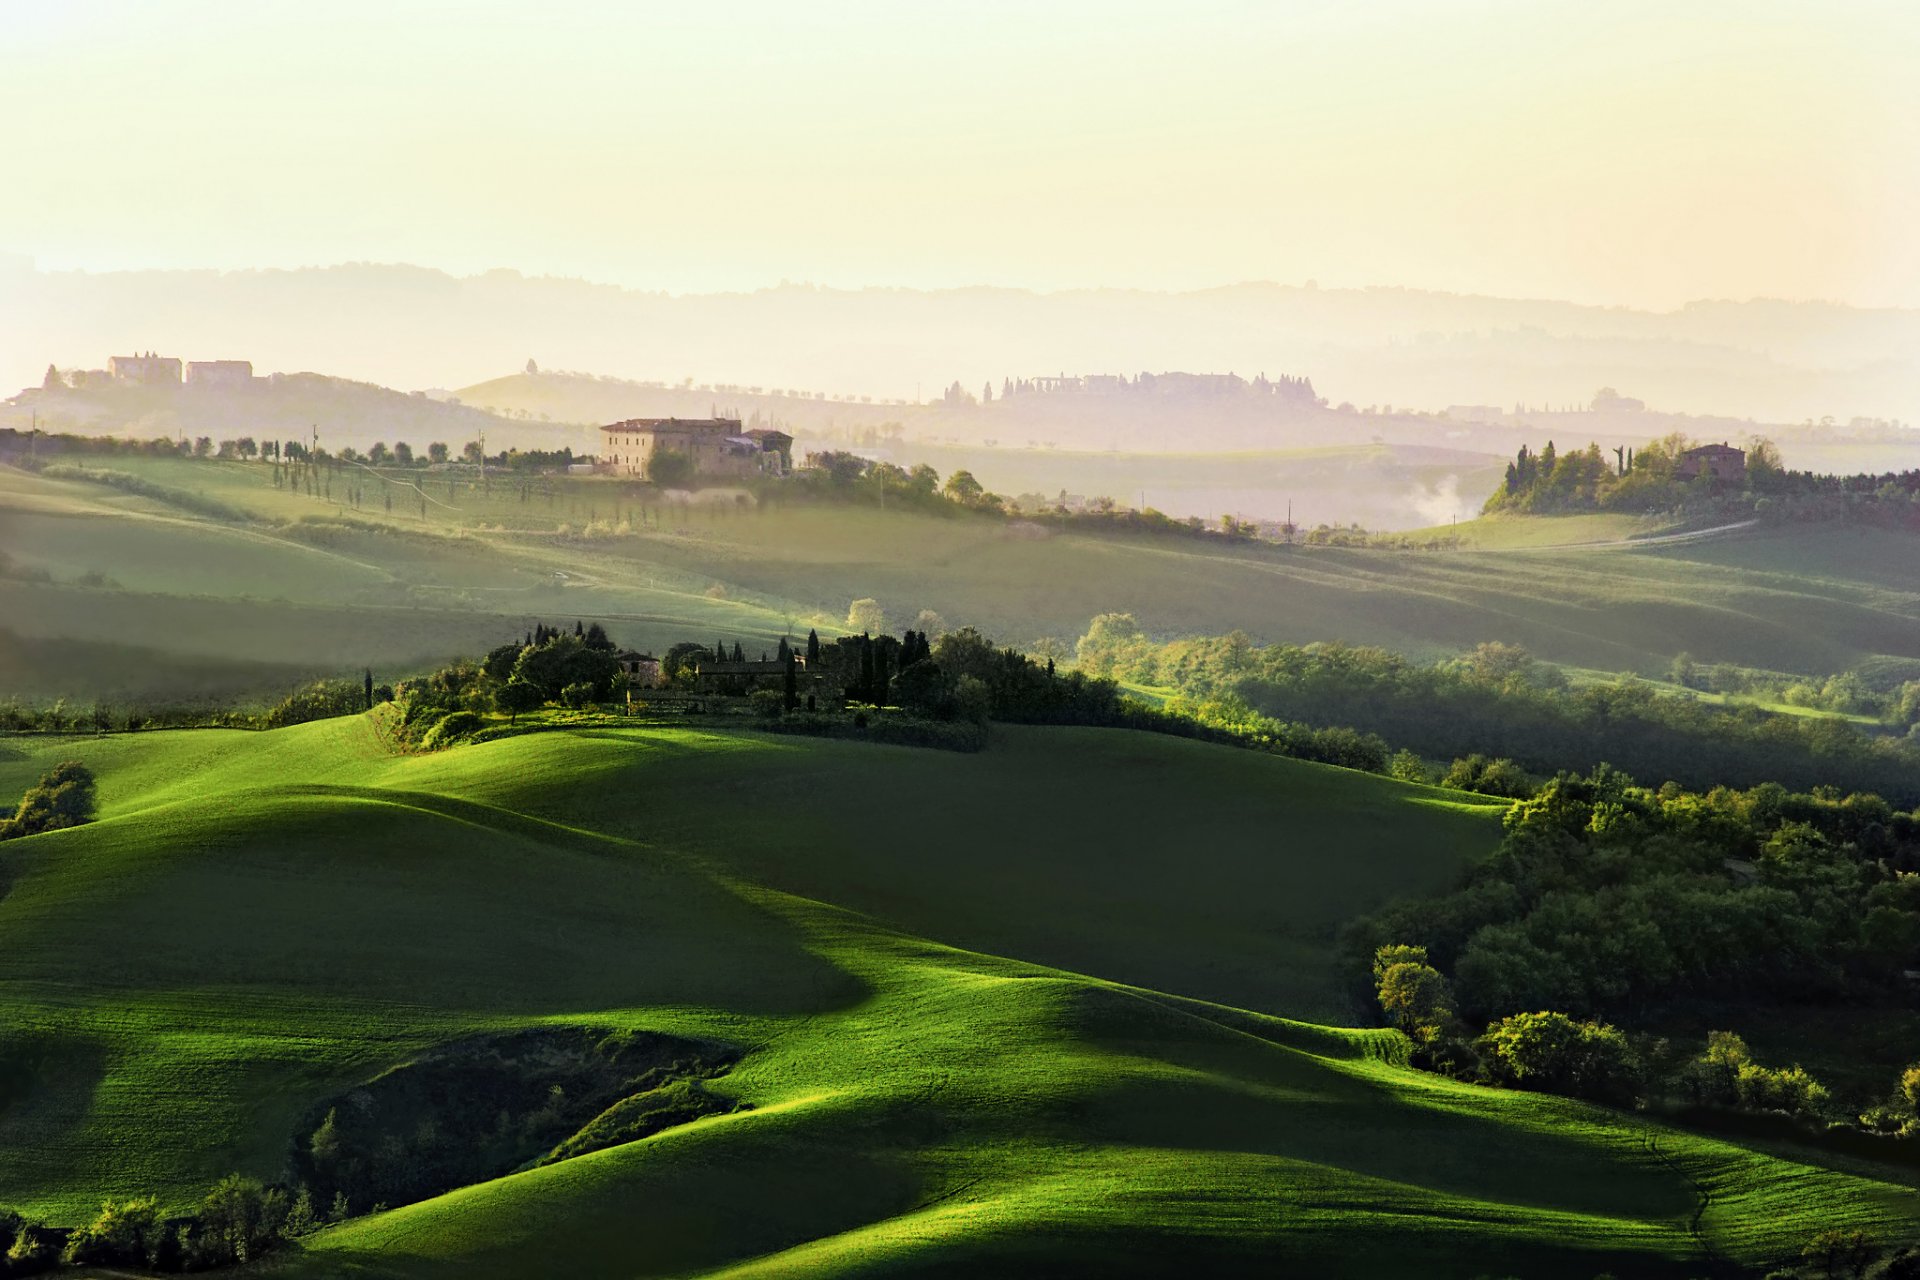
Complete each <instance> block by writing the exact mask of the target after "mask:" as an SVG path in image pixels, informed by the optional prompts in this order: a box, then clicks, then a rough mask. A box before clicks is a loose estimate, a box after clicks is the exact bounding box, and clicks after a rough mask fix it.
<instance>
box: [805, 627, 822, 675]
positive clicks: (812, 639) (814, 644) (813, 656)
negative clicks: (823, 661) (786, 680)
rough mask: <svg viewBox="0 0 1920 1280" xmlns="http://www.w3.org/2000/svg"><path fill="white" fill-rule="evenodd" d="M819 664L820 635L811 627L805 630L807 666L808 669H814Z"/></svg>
mask: <svg viewBox="0 0 1920 1280" xmlns="http://www.w3.org/2000/svg"><path fill="white" fill-rule="evenodd" d="M819 664H820V633H819V632H818V631H815V630H814V629H813V628H812V627H808V628H807V665H808V666H809V667H815V666H818V665H819Z"/></svg>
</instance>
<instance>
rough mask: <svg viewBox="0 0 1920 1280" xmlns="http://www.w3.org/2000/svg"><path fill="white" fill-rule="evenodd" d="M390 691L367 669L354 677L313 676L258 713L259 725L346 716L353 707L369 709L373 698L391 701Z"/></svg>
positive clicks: (278, 725)
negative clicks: (262, 712) (352, 678)
mask: <svg viewBox="0 0 1920 1280" xmlns="http://www.w3.org/2000/svg"><path fill="white" fill-rule="evenodd" d="M393 697H394V691H393V689H392V688H391V687H390V686H387V685H375V684H374V683H373V673H372V672H371V671H369V672H367V673H366V674H365V675H363V676H362V677H361V678H360V679H358V680H343V679H336V680H315V681H313V682H312V683H311V684H306V685H302V686H301V687H300V688H298V689H295V690H294V691H293V692H292V693H289V694H288V695H287V696H286V697H284V698H282V699H281V700H280V701H279V702H277V703H275V704H274V705H273V706H271V707H269V708H268V709H267V712H266V714H265V715H263V716H261V717H260V725H261V727H262V728H266V729H281V728H285V727H286V726H287V725H290V724H306V723H307V722H308V721H310V720H331V719H332V718H333V717H335V716H350V715H352V714H354V713H355V712H356V711H370V710H372V709H373V706H374V704H375V703H377V702H392V701H393Z"/></svg>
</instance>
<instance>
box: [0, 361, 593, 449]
mask: <svg viewBox="0 0 1920 1280" xmlns="http://www.w3.org/2000/svg"><path fill="white" fill-rule="evenodd" d="M35 422H37V423H38V425H39V427H40V429H41V430H43V431H54V432H75V433H79V434H84V435H125V436H135V437H140V438H152V437H166V438H169V439H175V438H178V437H180V436H186V437H187V438H188V439H192V438H194V437H198V436H208V437H211V438H214V439H216V440H218V439H224V438H232V437H239V436H243V435H244V436H252V437H255V438H256V439H262V440H266V439H282V440H304V439H305V438H306V437H307V435H308V433H309V432H310V431H318V432H319V435H320V442H321V444H322V445H333V446H341V445H351V446H354V447H356V448H361V449H364V448H366V447H367V446H368V445H371V444H373V443H374V442H375V441H394V440H406V441H408V442H409V443H412V444H417V445H420V446H425V445H426V444H427V443H429V442H430V441H433V440H441V441H445V442H448V443H451V444H453V445H455V446H458V445H460V444H462V443H464V442H465V441H468V440H472V439H475V438H477V437H479V436H481V435H484V436H486V438H487V442H488V445H489V447H493V446H495V445H496V444H497V445H498V446H499V447H501V448H516V447H517V448H555V449H557V448H561V447H563V446H568V445H571V446H573V447H575V448H579V447H580V445H581V442H582V440H581V437H582V433H580V432H577V431H574V430H571V429H569V428H565V427H560V426H555V425H551V424H547V423H541V422H537V421H536V422H525V421H518V422H516V421H511V420H509V419H508V418H506V417H503V416H501V415H499V414H495V413H491V412H489V411H487V410H485V409H482V408H474V407H471V406H468V405H464V404H461V403H459V402H458V401H457V400H447V399H435V398H433V397H430V396H427V395H425V394H423V393H420V392H413V393H408V392H404V391H395V390H392V389H391V388H388V387H381V386H375V385H373V384H372V383H366V382H353V381H349V380H348V379H345V378H334V377H328V376H327V375H325V374H319V373H276V374H271V375H268V376H266V377H257V378H254V379H253V380H252V382H251V383H250V384H249V385H245V386H239V387H214V388H209V387H201V386H195V385H192V384H187V385H178V386H164V385H163V386H137V385H125V384H119V383H116V384H112V385H105V386H92V385H89V386H84V387H79V388H75V387H70V386H57V387H44V386H43V387H30V388H27V389H26V390H24V391H22V392H21V393H20V394H19V395H17V396H15V397H13V398H12V399H11V400H8V401H6V402H5V403H0V426H8V427H15V428H25V427H26V426H28V425H29V424H30V423H35Z"/></svg>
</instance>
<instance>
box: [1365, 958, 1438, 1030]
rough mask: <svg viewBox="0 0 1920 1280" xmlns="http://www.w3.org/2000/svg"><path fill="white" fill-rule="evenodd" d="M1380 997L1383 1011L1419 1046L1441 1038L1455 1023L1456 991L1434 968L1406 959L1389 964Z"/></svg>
mask: <svg viewBox="0 0 1920 1280" xmlns="http://www.w3.org/2000/svg"><path fill="white" fill-rule="evenodd" d="M1382 949H1383V950H1386V948H1382ZM1379 998H1380V1011H1381V1012H1382V1013H1384V1014H1386V1015H1387V1017H1388V1019H1390V1020H1391V1021H1392V1023H1393V1025H1394V1026H1396V1027H1398V1028H1400V1030H1402V1031H1404V1032H1406V1033H1407V1035H1408V1036H1410V1037H1411V1038H1412V1039H1413V1040H1414V1041H1415V1042H1417V1043H1420V1044H1426V1043H1429V1042H1431V1041H1433V1040H1435V1039H1437V1038H1439V1036H1440V1035H1441V1034H1442V1033H1444V1032H1445V1030H1446V1029H1447V1028H1448V1027H1449V1026H1450V1025H1452V1023H1453V1017H1454V1014H1453V991H1452V989H1451V988H1450V987H1449V986H1448V985H1447V980H1446V979H1445V978H1444V977H1442V976H1441V974H1440V971H1439V970H1438V969H1436V968H1434V967H1433V966H1432V965H1429V964H1423V963H1410V962H1408V961H1405V960H1400V961H1396V962H1394V963H1392V964H1389V965H1387V967H1386V969H1385V970H1384V971H1383V972H1382V973H1381V975H1380V989H1379Z"/></svg>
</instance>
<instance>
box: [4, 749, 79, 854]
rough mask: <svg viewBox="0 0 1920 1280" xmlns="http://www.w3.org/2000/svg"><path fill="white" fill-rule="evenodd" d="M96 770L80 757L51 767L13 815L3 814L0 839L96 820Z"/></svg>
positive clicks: (22, 798) (24, 797)
mask: <svg viewBox="0 0 1920 1280" xmlns="http://www.w3.org/2000/svg"><path fill="white" fill-rule="evenodd" d="M93 807H94V800H93V771H92V770H90V769H88V768H87V766H85V765H84V764H81V763H80V762H79V761H78V760H67V761H63V762H61V763H60V764H57V765H55V766H53V768H51V769H49V770H48V771H47V772H46V773H45V774H44V775H43V776H42V777H41V779H40V781H39V783H38V784H37V785H35V786H34V788H33V789H32V790H31V791H29V792H27V794H26V795H24V796H22V797H21V799H20V807H19V808H18V809H16V810H15V811H14V814H13V816H12V817H11V818H0V840H10V839H14V838H16V837H19V836H34V835H39V834H40V833H41V832H43V831H58V830H61V829H62V828H65V827H77V826H80V825H81V824H82V823H85V822H91V821H92V820H93Z"/></svg>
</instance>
